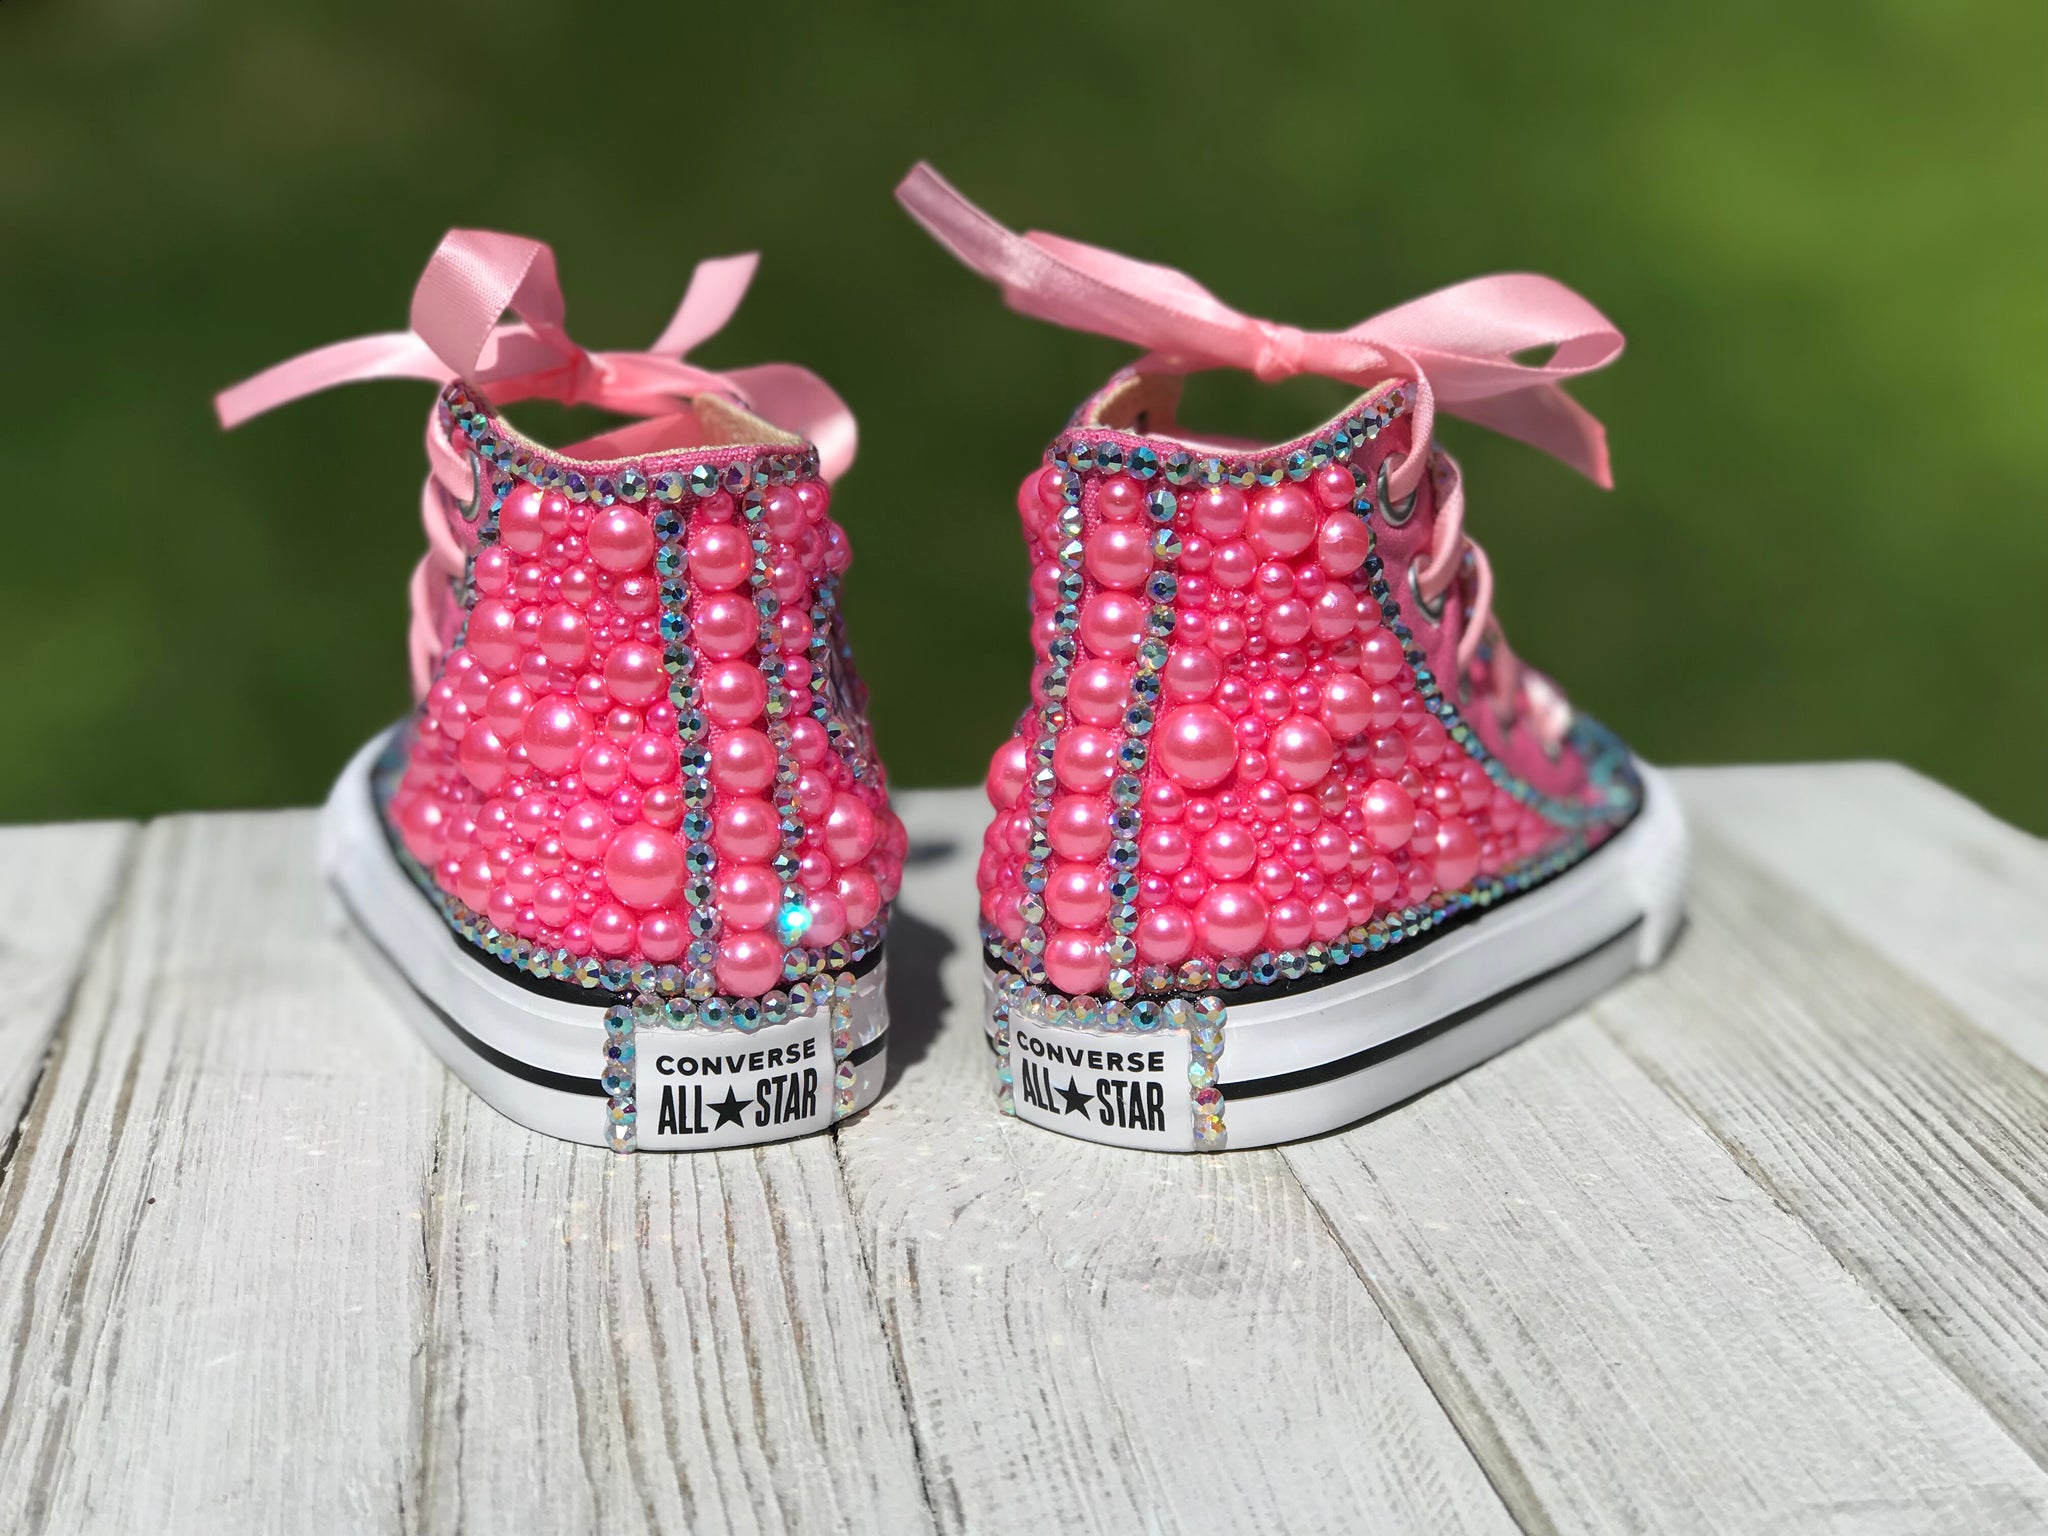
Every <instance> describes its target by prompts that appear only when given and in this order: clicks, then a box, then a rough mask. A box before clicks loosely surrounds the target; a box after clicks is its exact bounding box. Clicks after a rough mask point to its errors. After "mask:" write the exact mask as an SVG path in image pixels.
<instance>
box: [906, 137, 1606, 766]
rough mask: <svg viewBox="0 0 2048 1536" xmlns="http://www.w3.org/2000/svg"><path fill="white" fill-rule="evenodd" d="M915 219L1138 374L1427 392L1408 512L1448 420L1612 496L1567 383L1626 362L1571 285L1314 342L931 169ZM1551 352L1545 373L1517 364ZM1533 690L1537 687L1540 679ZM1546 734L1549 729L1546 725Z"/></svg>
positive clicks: (1431, 568) (1452, 574)
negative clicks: (1392, 384) (1384, 385)
mask: <svg viewBox="0 0 2048 1536" xmlns="http://www.w3.org/2000/svg"><path fill="white" fill-rule="evenodd" d="M896 196H897V199H898V201H900V202H901V203H902V204H903V206H904V207H905V208H907V209H909V210H910V213H911V215H912V216H913V217H914V218H916V220H917V221H918V222H919V223H920V224H922V225H923V226H924V227H925V229H926V230H928V231H929V232H930V233H931V235H932V236H933V237H934V238H935V239H936V240H937V241H938V242H939V243H940V244H941V245H943V246H945V247H946V249H947V250H949V251H951V252H952V253H953V254H954V256H956V257H958V258H959V260H960V261H961V262H962V263H964V264H965V265H966V266H967V267H969V268H970V269H971V270H973V271H975V272H978V273H979V274H981V275H982V276H983V277H986V278H988V279H989V280H990V281H991V282H993V283H995V284H996V285H997V286H998V287H1000V288H1001V289H1002V292H1003V299H1004V301H1005V302H1006V303H1007V304H1008V305H1009V306H1010V307H1011V308H1012V309H1015V310H1018V311H1020V312H1021V313H1023V314H1027V315H1033V316H1036V317H1037V318H1038V319H1041V320H1050V321H1051V322H1052V323H1053V324H1055V325H1061V326H1066V327H1068V328H1069V329H1072V330H1080V331H1091V332H1094V333H1095V334H1097V335H1102V336H1113V337H1115V338H1117V339H1119V340H1121V341H1128V342H1130V343H1132V344H1133V345H1134V346H1139V347H1143V348H1145V349H1146V355H1145V356H1144V357H1143V358H1142V359H1140V361H1139V363H1138V365H1137V366H1138V368H1139V369H1140V370H1141V371H1152V372H1168V373H1189V372H1196V371H1199V370H1202V369H1206V368H1241V369H1244V370H1245V371H1247V372H1249V373H1252V374H1254V375H1256V376H1257V377H1258V378H1260V379H1262V380H1265V381H1267V382H1271V381H1274V380H1277V379H1284V378H1289V377H1292V376H1293V375H1296V374H1316V375H1320V376H1321V377H1324V378H1330V379H1338V380H1341V381H1343V382H1345V383H1348V384H1354V385H1356V386H1358V387H1359V388H1360V389H1366V388H1370V387H1371V386H1372V385H1374V384H1378V383H1381V382H1384V381H1386V380H1388V379H1393V378H1408V379H1412V380H1414V382H1415V397H1416V398H1415V408H1414V437H1413V448H1412V450H1411V451H1410V452H1409V453H1408V454H1407V456H1406V457H1405V458H1403V460H1402V461H1401V463H1400V464H1399V465H1398V466H1397V467H1396V468H1394V469H1393V470H1392V472H1391V473H1390V475H1389V477H1388V489H1389V491H1390V493H1391V495H1392V496H1393V498H1394V499H1395V500H1397V501H1403V500H1406V499H1407V498H1408V497H1409V496H1411V495H1413V494H1414V493H1415V491H1416V489H1417V487H1418V486H1419V485H1420V484H1421V481H1422V476H1423V473H1424V471H1425V470H1426V469H1427V468H1428V466H1429V464H1430V462H1431V453H1430V442H1431V435H1432V431H1433V428H1434V424H1435V419H1436V411H1437V409H1438V407H1441V408H1442V409H1443V410H1445V411H1446V412H1448V413H1450V414H1451V415H1454V416H1461V417H1463V418H1464V419H1465V420H1467V421H1473V422H1477V423H1479V424H1480V425H1481V426H1486V427H1491V428H1492V429H1493V430H1494V431H1496V432H1501V433H1504V434H1506V435H1507V436H1509V437H1515V438H1520V439H1521V440H1522V441H1523V442H1526V443H1530V444H1533V445H1534V446H1535V447H1538V448H1541V449H1542V450H1543V451H1544V452H1546V453H1548V454H1550V455H1552V456H1553V457H1555V458H1558V459H1561V460H1563V461H1564V462H1565V463H1566V464H1569V465H1571V466H1572V467H1573V468H1574V469H1576V470H1578V471H1580V472H1581V473H1582V474H1584V475H1586V476H1588V477H1589V478H1590V479H1592V480H1593V481H1594V482H1595V483H1597V484H1599V485H1600V486H1602V487H1608V486H1611V485H1612V484H1613V479H1612V476H1611V475H1610V473H1609V470H1608V460H1607V434H1606V432H1605V431H1604V430H1603V429H1602V427H1601V425H1600V423H1599V421H1598V420H1596V419H1595V418H1594V417H1593V416H1592V415H1591V414H1590V413H1589V412H1588V411H1587V410H1586V409H1585V408H1584V407H1583V406H1581V405H1579V404H1578V403H1577V402H1576V401H1574V400H1573V399H1572V398H1571V397H1570V396H1569V395H1567V394H1566V393H1565V392H1564V390H1563V389H1562V388H1560V386H1561V385H1562V384H1563V383H1564V382H1565V381H1566V380H1569V379H1574V378H1577V377H1578V376H1579V375H1580V374H1584V373H1590V372H1592V371H1593V370H1594V369H1597V368H1604V367H1605V366H1606V365H1607V364H1609V363H1611V362H1613V361H1614V359H1615V358H1616V357H1618V356H1620V355H1621V348H1622V336H1621V332H1620V331H1618V330H1617V329H1615V326H1614V324H1613V322H1612V321H1610V320H1609V319H1608V318H1607V317H1606V316H1605V315H1603V314H1601V313H1600V311H1599V310H1597V309H1595V308H1594V307H1593V306H1592V305H1591V304H1589V303H1587V302H1586V300H1584V299H1583V298H1581V297H1580V296H1579V295H1578V294H1576V293H1574V292H1572V290H1571V289H1569V288H1567V287H1565V286H1564V285H1563V284H1562V283H1559V282H1557V281H1555V280H1554V279H1552V278H1548V277H1541V276H1537V275H1536V274H1533V273H1526V272H1518V273H1502V274H1497V275H1495V276H1492V277H1480V278H1474V279H1473V280H1472V281H1470V282H1465V283H1458V284H1456V285H1454V286H1452V287H1449V288H1444V289H1440V290H1438V291H1437V292H1435V293H1431V294H1425V295H1424V296H1423V297H1421V298H1419V299H1415V300H1412V301H1411V302H1409V303H1407V304H1402V305H1399V306H1397V307H1395V308H1393V309H1390V310H1387V311H1386V312H1385V313H1383V314H1378V315H1374V316H1373V317H1372V318H1371V319H1369V320H1362V321H1360V322H1359V323H1358V324H1357V325H1354V326H1352V327H1350V328H1349V329H1348V330H1343V331H1302V330H1297V329H1295V328H1294V327H1293V326H1288V325H1279V324H1276V323H1274V322H1273V321H1270V320H1260V319H1257V318H1255V317H1254V316H1251V315H1246V314H1241V313H1239V312H1238V311H1237V310H1235V309H1232V308H1231V307H1230V306H1229V305H1228V304H1225V303H1224V302H1223V301H1222V300H1220V299H1218V298H1217V297H1216V296H1215V295H1214V294H1212V293H1210V292H1209V291H1208V289H1206V288H1204V287H1203V286H1202V285H1201V284H1200V283H1198V282H1196V281H1195V280H1194V279H1193V278H1191V277H1189V276H1187V275H1186V274H1185V273H1181V272H1177V271H1175V270H1173V269H1172V268H1171V267H1162V266H1157V265H1155V264H1153V263H1151V262H1143V261H1134V260H1132V259H1131V258H1130V257H1128V256H1119V255H1117V254H1116V253H1114V252H1112V251H1105V250H1101V249H1099V248H1098V247H1096V246H1092V245H1084V244H1082V243H1081V242H1079V241H1076V240H1066V239H1062V238H1061V237H1059V236H1058V235H1049V234H1045V233H1043V232H1041V231H1037V230H1033V231H1030V232H1028V233H1026V234H1022V235H1019V234H1017V233H1016V232H1015V231H1013V230H1010V229H1007V228H1005V227H1004V226H1003V225H1002V224H999V223H998V222H996V220H994V219H992V218H990V217H989V216H988V215H987V214H986V213H984V212H982V210H981V209H979V208H977V207H975V205H974V204H973V203H971V202H969V201H968V200H967V199H966V198H965V197H963V196H961V195H960V193H959V192H958V191H957V190H955V189H954V187H953V186H952V185H951V184H950V183H949V182H947V181H946V180H945V178H944V177H942V176H940V175H939V174H938V172H936V171H934V170H933V169H932V168H931V167H930V166H929V165H924V164H919V165H918V166H917V167H916V168H915V169H913V170H912V171H911V173H910V174H909V175H908V176H907V177H905V178H904V180H903V183H902V185H901V186H899V187H898V188H897V189H896ZM1538 351H1540V352H1545V353H1547V354H1548V356H1547V357H1546V358H1545V360H1544V361H1543V362H1541V363H1539V364H1530V363H1522V362H1518V361H1516V358H1517V356H1518V355H1519V354H1522V353H1527V352H1538ZM1436 461H1437V462H1439V463H1442V464H1443V465H1444V466H1445V470H1444V476H1445V479H1444V482H1443V483H1442V484H1441V485H1440V486H1439V487H1438V488H1437V489H1438V503H1437V517H1436V529H1435V534H1434V537H1433V541H1432V544H1431V549H1430V558H1429V559H1428V561H1427V562H1425V563H1424V564H1423V565H1422V566H1421V567H1420V568H1419V569H1418V570H1417V572H1416V581H1417V587H1418V591H1419V592H1420V593H1421V594H1422V595H1423V597H1424V598H1425V600H1426V601H1427V602H1428V603H1430V604H1432V605H1434V604H1435V603H1436V602H1437V600H1438V599H1440V598H1441V597H1443V596H1444V595H1445V593H1447V592H1448V591H1449V589H1450V586H1451V584H1452V583H1453V582H1455V581H1457V580H1458V579H1459V572H1460V568H1461V567H1462V565H1463V564H1464V561H1465V558H1466V552H1467V551H1468V550H1469V551H1470V552H1471V557H1472V562H1473V577H1474V580H1473V583H1472V587H1473V590H1472V595H1471V602H1470V605H1469V607H1468V609H1467V618H1466V624H1465V630H1464V634H1463V635H1462V637H1461V638H1460V641H1459V645H1458V663H1459V668H1460V671H1461V672H1462V671H1463V670H1465V669H1466V668H1468V667H1470V665H1471V664H1472V661H1473V659H1474V658H1475V657H1476V656H1477V654H1478V651H1479V648H1480V646H1481V645H1482V644H1483V643H1484V641H1485V639H1486V636H1487V633H1488V631H1489V629H1492V631H1493V633H1494V635H1495V638H1496V640H1498V627H1497V626H1495V625H1493V623H1492V606H1491V605H1492V598H1493V579H1492V573H1491V571H1490V570H1489V568H1488V566H1487V563H1486V556H1485V553H1484V552H1483V551H1481V550H1480V549H1479V547H1478V545H1476V544H1474V543H1472V542H1471V541H1470V540H1469V539H1467V538H1466V537H1465V533H1464V508H1465V498H1464V491H1463V489H1462V487H1461V486H1460V485H1459V482H1458V474H1457V468H1456V465H1455V464H1453V463H1451V462H1450V460H1449V459H1448V458H1447V457H1446V456H1445V455H1442V454H1441V453H1439V454H1437V455H1436ZM1491 671H1492V672H1493V675H1494V686H1495V689H1496V702H1497V703H1499V702H1503V701H1505V700H1507V699H1511V698H1512V697H1513V694H1514V690H1515V688H1516V686H1517V683H1518V681H1519V673H1520V671H1521V669H1520V668H1519V667H1518V665H1517V664H1516V662H1515V661H1514V659H1513V657H1512V655H1511V654H1510V653H1509V652H1508V650H1507V647H1506V645H1505V644H1504V643H1502V644H1497V645H1496V647H1495V652H1494V656H1493V658H1492V666H1491ZM1530 681H1531V683H1532V684H1535V683H1537V679H1535V678H1534V677H1533V676H1532V677H1531V679H1530ZM1529 691H1530V693H1531V694H1532V695H1533V696H1532V698H1531V700H1530V702H1531V703H1532V704H1533V705H1535V706H1536V709H1535V713H1536V714H1537V715H1538V716H1539V717H1542V716H1546V715H1548V716H1550V717H1552V719H1553V720H1554V719H1555V717H1556V715H1557V711H1558V709H1560V708H1561V707H1562V706H1561V702H1560V701H1558V700H1557V697H1556V694H1555V690H1554V689H1552V688H1550V687H1549V686H1548V685H1547V683H1546V684H1540V685H1538V686H1534V687H1532V688H1531V689H1530V690H1529ZM1536 723H1537V726H1538V729H1539V731H1543V732H1544V734H1546V735H1547V734H1548V730H1547V728H1546V725H1545V721H1544V720H1543V719H1542V718H1539V719H1538V720H1537V722H1536Z"/></svg>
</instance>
